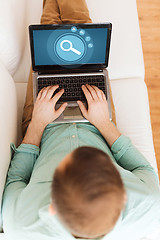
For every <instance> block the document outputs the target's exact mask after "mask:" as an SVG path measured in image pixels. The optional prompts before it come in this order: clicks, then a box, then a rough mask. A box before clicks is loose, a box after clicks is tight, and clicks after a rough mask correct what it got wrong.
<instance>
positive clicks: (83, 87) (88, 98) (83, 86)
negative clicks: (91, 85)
mask: <svg viewBox="0 0 160 240" xmlns="http://www.w3.org/2000/svg"><path fill="white" fill-rule="evenodd" d="M82 91H83V92H84V95H85V97H86V99H87V102H88V103H90V102H91V101H92V100H93V98H92V95H91V93H90V91H89V90H88V88H87V87H86V86H85V85H82Z"/></svg>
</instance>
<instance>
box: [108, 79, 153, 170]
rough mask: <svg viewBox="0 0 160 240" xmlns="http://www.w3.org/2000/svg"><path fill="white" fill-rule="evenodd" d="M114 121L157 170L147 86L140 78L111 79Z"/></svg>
mask: <svg viewBox="0 0 160 240" xmlns="http://www.w3.org/2000/svg"><path fill="white" fill-rule="evenodd" d="M111 88H112V93H113V101H114V105H115V111H116V122H117V127H118V129H119V130H120V131H121V132H122V134H124V135H126V136H128V137H129V138H130V139H131V141H132V143H133V144H134V145H135V146H136V147H137V148H138V150H139V151H140V152H141V153H142V154H143V155H144V156H145V157H146V159H147V160H148V161H149V162H150V164H151V165H152V166H153V167H154V169H155V171H156V172H157V163H156V158H155V152H154V146H153V137H152V129H151V121H150V110H149V101H148V93H147V87H146V84H145V82H144V81H142V79H141V78H128V79H117V80H113V81H111Z"/></svg>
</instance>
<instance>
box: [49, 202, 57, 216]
mask: <svg viewBox="0 0 160 240" xmlns="http://www.w3.org/2000/svg"><path fill="white" fill-rule="evenodd" d="M48 211H49V214H50V215H51V216H53V215H55V214H56V210H55V209H54V206H53V204H52V203H51V204H50V205H49V208H48Z"/></svg>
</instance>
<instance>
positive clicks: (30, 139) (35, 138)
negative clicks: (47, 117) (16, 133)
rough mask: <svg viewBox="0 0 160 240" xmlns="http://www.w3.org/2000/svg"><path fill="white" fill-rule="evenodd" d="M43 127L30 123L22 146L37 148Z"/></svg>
mask: <svg viewBox="0 0 160 240" xmlns="http://www.w3.org/2000/svg"><path fill="white" fill-rule="evenodd" d="M44 129H45V126H44V125H39V124H37V123H35V122H33V121H31V122H30V124H29V126H28V129H27V132H26V134H25V137H24V139H23V141H22V144H32V145H36V146H38V147H39V145H40V142H41V138H42V135H43V132H44Z"/></svg>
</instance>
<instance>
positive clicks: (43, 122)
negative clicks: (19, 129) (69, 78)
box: [22, 85, 67, 146]
mask: <svg viewBox="0 0 160 240" xmlns="http://www.w3.org/2000/svg"><path fill="white" fill-rule="evenodd" d="M58 87H59V86H58V85H56V86H52V87H51V86H49V87H46V88H43V89H42V90H41V91H40V92H39V94H38V96H37V99H36V102H35V105H34V109H33V114H32V120H31V122H30V124H29V126H28V129H27V132H26V135H25V137H24V139H23V141H22V143H25V144H33V145H36V146H39V145H40V142H41V138H42V134H43V131H44V129H45V127H46V126H47V125H48V124H49V123H51V122H53V121H54V120H55V119H56V118H58V117H59V116H60V115H61V113H62V112H63V111H64V110H65V108H66V106H67V103H63V104H62V106H61V107H60V108H59V109H58V110H55V105H56V103H57V101H58V100H59V98H60V97H61V96H62V94H63V93H64V90H63V89H61V90H60V91H59V92H58V93H57V94H56V95H55V96H54V97H53V98H52V96H53V93H54V92H55V90H56V89H57V88H58Z"/></svg>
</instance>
